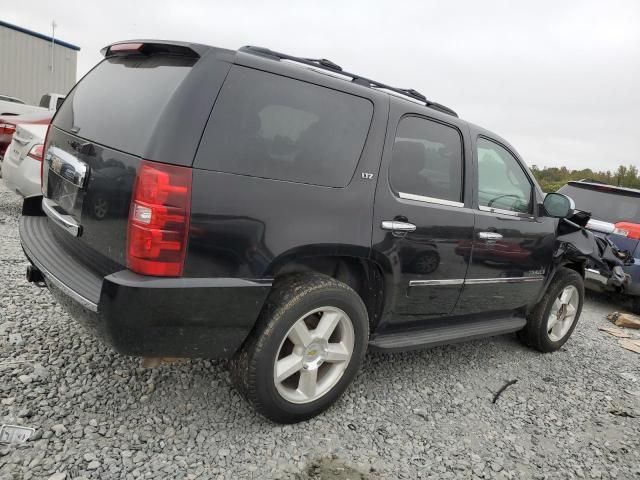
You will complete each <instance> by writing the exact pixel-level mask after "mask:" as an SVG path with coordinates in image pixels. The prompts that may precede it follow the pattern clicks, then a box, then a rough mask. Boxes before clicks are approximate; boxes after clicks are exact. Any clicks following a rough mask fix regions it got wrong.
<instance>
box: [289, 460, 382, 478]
mask: <svg viewBox="0 0 640 480" xmlns="http://www.w3.org/2000/svg"><path fill="white" fill-rule="evenodd" d="M374 473H375V470H374V469H373V468H372V469H370V470H369V472H363V471H362V470H358V469H356V468H354V467H352V466H351V465H348V464H347V463H346V462H344V461H343V460H341V459H340V458H337V457H335V456H331V457H322V458H319V459H317V460H314V461H312V462H311V463H310V464H309V465H308V466H307V469H306V470H305V472H304V473H302V474H300V475H299V476H298V480H377V479H378V477H377V476H374Z"/></svg>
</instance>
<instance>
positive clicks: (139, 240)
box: [127, 160, 191, 277]
mask: <svg viewBox="0 0 640 480" xmlns="http://www.w3.org/2000/svg"><path fill="white" fill-rule="evenodd" d="M190 209H191V168H188V167H179V166H175V165H165V164H163V163H156V162H150V161H148V160H143V161H141V162H140V166H139V167H138V174H137V176H136V182H135V186H134V188H133V195H132V197H131V209H130V211H129V227H128V234H127V267H128V268H129V269H130V270H133V271H134V272H136V273H140V274H142V275H155V276H161V277H179V276H180V275H182V267H183V265H184V257H185V254H186V251H187V238H188V233H189V214H190Z"/></svg>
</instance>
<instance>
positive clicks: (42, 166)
mask: <svg viewBox="0 0 640 480" xmlns="http://www.w3.org/2000/svg"><path fill="white" fill-rule="evenodd" d="M50 131H51V124H49V126H48V127H47V134H46V135H45V136H44V143H43V144H42V161H40V191H41V192H42V194H43V195H44V196H46V195H47V192H45V191H44V182H43V181H42V178H43V177H42V176H43V174H44V152H45V151H46V150H45V148H46V146H47V142H48V141H49V132H50Z"/></svg>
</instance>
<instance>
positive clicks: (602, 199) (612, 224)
mask: <svg viewBox="0 0 640 480" xmlns="http://www.w3.org/2000/svg"><path fill="white" fill-rule="evenodd" d="M558 192H560V193H563V194H565V195H569V196H570V197H571V198H573V199H574V201H575V202H576V207H577V208H579V209H580V210H584V211H587V212H590V213H591V219H590V220H589V223H587V228H588V229H589V230H591V231H592V232H594V234H595V235H597V236H600V237H604V238H607V239H608V240H609V241H610V242H612V243H613V244H614V245H615V246H616V247H617V249H618V250H620V251H622V252H628V255H627V256H628V260H627V261H626V262H625V265H624V266H623V267H622V270H623V271H624V273H625V274H626V279H625V281H624V283H623V284H622V285H618V283H619V282H616V281H612V279H611V278H610V277H608V276H603V275H602V274H601V272H600V271H599V270H598V269H597V268H594V267H593V265H587V270H586V278H585V286H586V287H587V288H589V289H592V290H597V291H606V292H612V293H619V294H622V295H624V296H626V297H630V300H631V308H632V310H633V311H634V313H638V314H640V190H637V189H634V188H625V187H616V186H613V185H607V184H604V183H597V182H589V181H584V180H579V181H570V182H569V183H567V184H566V185H565V186H563V187H562V188H560V189H559V190H558Z"/></svg>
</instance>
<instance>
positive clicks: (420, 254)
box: [372, 108, 474, 323]
mask: <svg viewBox="0 0 640 480" xmlns="http://www.w3.org/2000/svg"><path fill="white" fill-rule="evenodd" d="M391 116H392V117H395V118H396V120H395V121H393V119H392V121H390V122H389V125H390V131H389V132H388V135H387V142H386V146H385V153H384V155H383V160H382V165H381V169H380V175H379V180H378V186H377V189H376V199H375V206H374V216H373V217H374V221H373V233H372V245H373V256H374V257H375V258H376V260H377V261H378V263H379V264H381V265H384V266H385V269H386V273H387V278H386V280H387V282H390V283H392V285H389V288H387V289H386V290H387V291H390V292H393V294H392V298H387V302H386V307H387V308H386V311H385V313H387V314H389V317H390V318H391V320H390V322H392V323H397V322H406V321H411V320H421V319H426V318H429V317H433V316H444V315H448V314H450V313H451V311H452V310H453V308H454V306H455V304H456V302H457V300H458V297H459V295H460V292H461V291H462V285H463V282H464V278H465V275H466V271H467V265H468V259H469V254H468V253H470V247H471V241H472V238H473V222H474V213H473V210H472V209H471V208H469V207H470V202H471V194H470V192H467V188H466V187H465V185H464V180H465V175H464V172H465V171H466V170H467V169H466V168H465V158H468V156H469V155H470V151H465V144H467V145H468V143H466V142H464V138H465V135H466V132H467V130H466V129H465V127H464V125H463V124H460V125H458V124H457V123H458V122H457V121H456V119H455V118H452V119H451V121H450V122H447V123H445V122H442V121H439V120H435V119H430V118H426V117H423V116H419V115H417V114H412V113H410V112H407V111H396V112H394V111H393V108H392V112H391ZM396 126H397V129H396ZM463 132H465V133H463ZM467 150H469V149H468V148H467ZM467 196H468V198H467ZM465 199H466V200H467V201H468V202H469V204H468V205H467V204H465ZM465 243H466V244H467V245H469V251H468V252H464V251H463V250H464V249H462V250H461V249H460V245H461V244H465Z"/></svg>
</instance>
